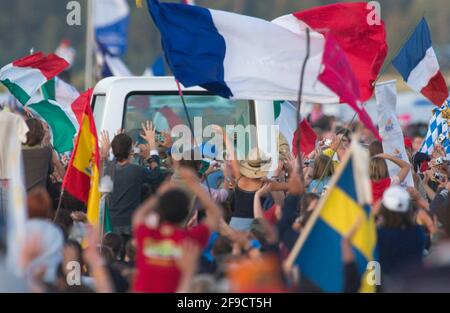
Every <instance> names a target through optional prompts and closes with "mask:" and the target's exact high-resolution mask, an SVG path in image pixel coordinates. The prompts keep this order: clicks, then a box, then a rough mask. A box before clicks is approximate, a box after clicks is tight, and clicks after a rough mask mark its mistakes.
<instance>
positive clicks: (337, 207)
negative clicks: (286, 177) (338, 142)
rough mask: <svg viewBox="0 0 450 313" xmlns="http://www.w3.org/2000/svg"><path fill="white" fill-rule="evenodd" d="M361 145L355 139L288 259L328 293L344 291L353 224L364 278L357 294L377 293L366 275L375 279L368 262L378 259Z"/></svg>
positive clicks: (353, 243)
mask: <svg viewBox="0 0 450 313" xmlns="http://www.w3.org/2000/svg"><path fill="white" fill-rule="evenodd" d="M357 141H358V140H356V139H354V140H353V142H352V145H351V147H350V148H349V149H348V151H347V154H346V157H345V158H344V160H343V162H342V163H341V164H340V166H339V169H338V172H337V173H336V174H335V176H333V178H332V181H331V183H330V186H329V187H328V191H327V193H326V194H325V195H324V196H323V197H322V198H321V199H320V201H319V203H318V206H317V208H316V209H315V211H314V212H313V214H312V215H311V217H310V219H309V221H308V223H307V225H306V226H305V229H304V230H303V231H302V233H301V234H300V237H299V239H298V241H297V243H296V245H295V246H294V248H293V249H292V251H291V254H290V256H289V258H288V261H287V262H288V264H289V265H292V264H293V263H294V262H295V264H297V265H298V266H299V268H300V272H301V276H302V277H305V278H307V279H308V280H309V281H310V282H311V283H313V284H314V285H315V286H316V287H318V288H319V289H321V290H322V291H324V292H333V293H339V292H344V277H345V273H344V261H343V258H342V239H343V238H344V237H346V236H347V235H348V234H349V233H350V232H351V230H352V228H355V225H358V227H357V229H356V231H355V232H354V234H353V236H352V237H351V238H350V243H351V246H352V250H353V255H354V260H355V262H356V265H357V267H358V272H359V274H360V279H361V285H360V286H361V287H360V290H359V291H360V292H375V290H376V286H375V284H374V283H372V282H371V279H368V277H367V276H369V278H370V277H372V276H371V275H368V274H369V273H370V272H369V271H368V268H369V269H370V270H371V269H372V268H371V265H370V264H369V262H372V261H376V255H377V253H376V246H377V237H376V225H375V219H374V216H373V214H372V212H371V209H370V206H369V204H370V203H371V198H372V196H371V187H370V183H369V177H368V168H367V164H368V153H367V151H365V150H364V148H363V147H361V146H360V145H359V144H358V143H357ZM368 265H370V266H368Z"/></svg>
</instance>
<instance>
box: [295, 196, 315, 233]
mask: <svg viewBox="0 0 450 313" xmlns="http://www.w3.org/2000/svg"><path fill="white" fill-rule="evenodd" d="M319 199H320V197H319V195H318V194H316V193H312V192H310V193H307V194H305V195H304V196H303V197H302V199H301V200H300V214H299V218H300V224H301V225H302V227H305V226H306V223H307V222H308V219H309V217H310V216H311V214H312V212H313V211H308V208H309V206H310V204H311V202H312V201H314V200H319Z"/></svg>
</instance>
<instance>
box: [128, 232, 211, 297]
mask: <svg viewBox="0 0 450 313" xmlns="http://www.w3.org/2000/svg"><path fill="white" fill-rule="evenodd" d="M209 235H210V231H209V229H208V227H207V226H206V225H204V224H200V225H199V226H196V227H193V228H190V229H184V228H180V227H177V226H174V225H171V224H162V225H160V226H159V227H158V228H154V229H152V228H148V227H147V226H146V225H144V224H142V225H139V226H138V227H137V228H136V229H135V231H134V238H135V239H136V245H137V246H136V247H137V249H136V277H135V281H134V287H133V290H134V291H136V292H149V293H150V292H151V293H172V292H175V291H176V290H177V287H178V283H179V280H180V271H179V270H178V267H177V266H176V262H175V260H176V258H178V257H179V256H180V254H181V249H180V244H181V242H182V241H183V240H184V239H186V238H190V239H192V240H194V241H196V242H198V243H199V245H200V246H201V247H205V246H206V243H207V241H208V238H209Z"/></svg>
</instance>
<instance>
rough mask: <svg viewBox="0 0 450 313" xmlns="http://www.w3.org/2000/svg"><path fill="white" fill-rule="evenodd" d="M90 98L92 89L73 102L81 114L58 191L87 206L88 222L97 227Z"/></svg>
mask: <svg viewBox="0 0 450 313" xmlns="http://www.w3.org/2000/svg"><path fill="white" fill-rule="evenodd" d="M91 97H92V89H88V90H87V91H86V92H84V93H83V94H81V95H80V97H79V98H78V99H77V100H76V101H77V102H78V103H81V102H82V103H83V113H82V115H81V121H80V130H79V132H78V136H77V138H76V142H75V148H74V150H73V153H72V157H71V159H70V162H69V166H68V167H67V171H66V175H65V176H64V181H63V184H62V189H63V191H64V192H68V193H69V194H71V195H72V196H73V197H75V198H77V199H78V200H80V201H82V202H83V203H85V204H86V205H87V218H88V221H89V223H91V224H93V225H97V224H99V212H100V210H99V207H100V192H99V189H98V188H99V181H100V173H99V169H100V154H99V149H98V138H97V130H96V128H95V123H94V117H93V115H92V110H91V106H90V100H91Z"/></svg>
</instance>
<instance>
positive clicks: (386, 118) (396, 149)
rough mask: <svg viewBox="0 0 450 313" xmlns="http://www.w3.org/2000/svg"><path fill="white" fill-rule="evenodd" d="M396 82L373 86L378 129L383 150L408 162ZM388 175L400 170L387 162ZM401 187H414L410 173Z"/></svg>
mask: <svg viewBox="0 0 450 313" xmlns="http://www.w3.org/2000/svg"><path fill="white" fill-rule="evenodd" d="M396 83H397V81H396V80H391V81H387V82H382V83H378V84H376V86H375V95H376V98H377V111H378V128H379V133H380V136H381V138H382V140H383V150H384V152H385V153H387V154H391V155H393V156H395V157H397V158H399V159H402V160H405V161H406V162H409V159H408V155H407V154H406V150H405V142H404V137H403V131H402V128H401V127H400V123H399V121H398V119H397V113H396V106H397V88H396ZM387 164H388V168H389V175H390V176H391V177H392V176H395V175H397V174H398V173H399V171H400V168H399V167H398V166H397V165H395V164H394V163H392V162H390V161H388V162H387ZM402 186H404V187H406V186H408V187H414V181H413V177H412V174H411V172H410V173H409V174H408V176H407V177H406V179H405V181H404V182H403V183H402Z"/></svg>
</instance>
